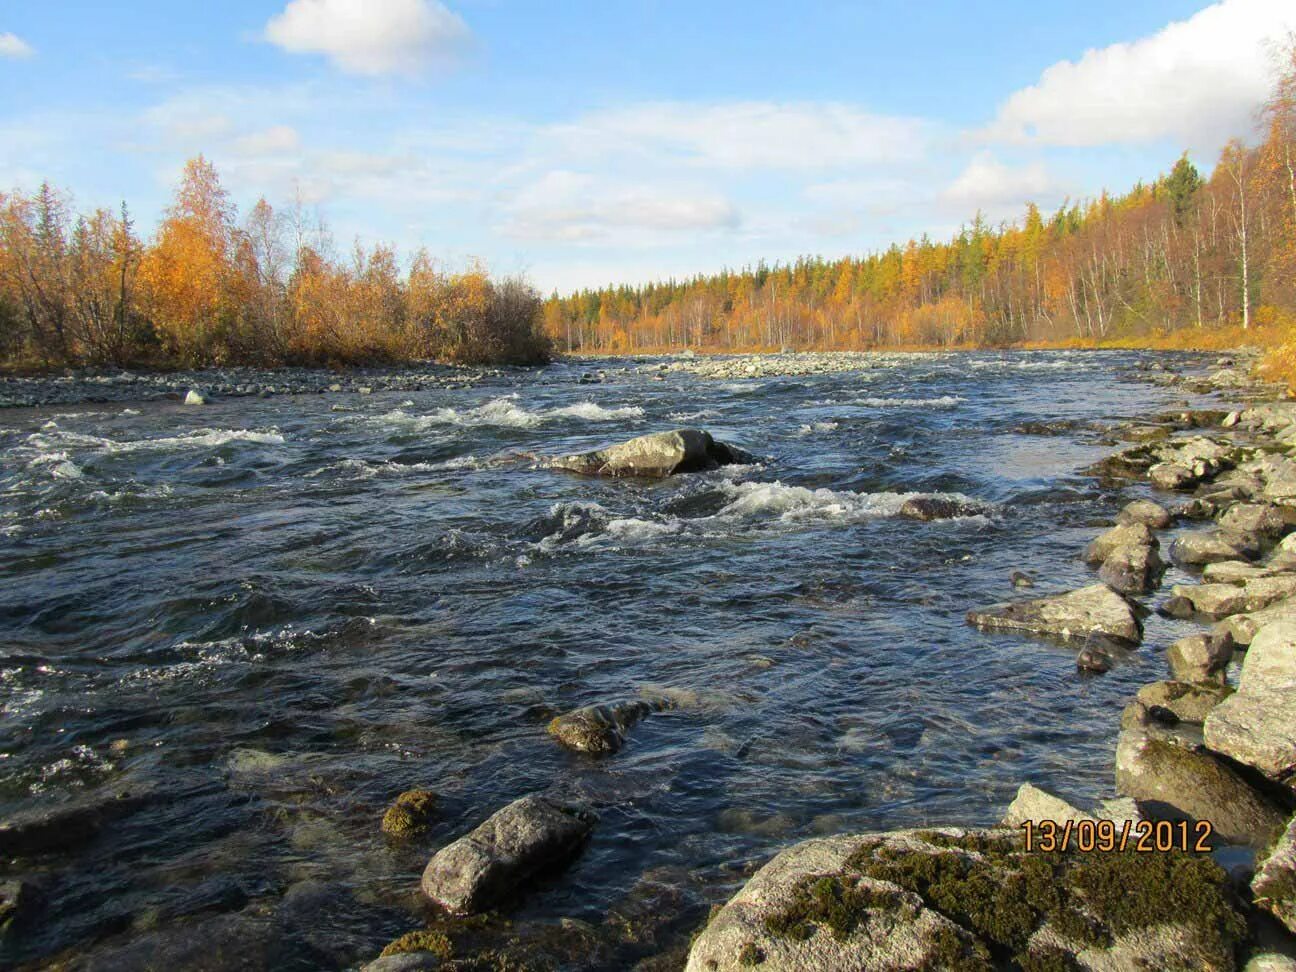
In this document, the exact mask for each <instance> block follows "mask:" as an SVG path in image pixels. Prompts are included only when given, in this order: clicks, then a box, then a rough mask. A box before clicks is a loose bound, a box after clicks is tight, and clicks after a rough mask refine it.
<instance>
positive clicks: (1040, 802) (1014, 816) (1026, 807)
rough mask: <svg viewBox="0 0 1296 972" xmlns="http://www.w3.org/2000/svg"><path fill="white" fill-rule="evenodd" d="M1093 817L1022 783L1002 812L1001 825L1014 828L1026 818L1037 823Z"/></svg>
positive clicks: (1043, 791)
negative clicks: (1005, 809) (1006, 808)
mask: <svg viewBox="0 0 1296 972" xmlns="http://www.w3.org/2000/svg"><path fill="white" fill-rule="evenodd" d="M1094 819H1096V818H1095V817H1094V815H1093V814H1091V813H1086V812H1085V811H1083V810H1080V809H1078V808H1076V807H1073V806H1072V805H1071V804H1069V803H1067V802H1066V801H1065V800H1063V799H1062V798H1061V797H1058V796H1054V795H1053V794H1052V793H1049V792H1047V791H1046V790H1041V789H1040V788H1039V787H1037V786H1032V785H1031V784H1030V783H1023V784H1022V785H1021V786H1020V787H1019V788H1018V790H1017V796H1016V797H1015V798H1014V799H1013V802H1012V803H1010V804H1009V805H1008V810H1007V811H1006V812H1005V813H1004V818H1003V825H1004V826H1005V827H1012V828H1014V829H1016V828H1017V827H1020V826H1021V825H1022V824H1023V823H1025V822H1026V821H1028V820H1029V821H1032V822H1034V823H1039V822H1040V821H1041V820H1054V821H1057V822H1058V823H1065V822H1067V821H1068V820H1069V821H1074V822H1075V823H1079V822H1080V821H1081V820H1094Z"/></svg>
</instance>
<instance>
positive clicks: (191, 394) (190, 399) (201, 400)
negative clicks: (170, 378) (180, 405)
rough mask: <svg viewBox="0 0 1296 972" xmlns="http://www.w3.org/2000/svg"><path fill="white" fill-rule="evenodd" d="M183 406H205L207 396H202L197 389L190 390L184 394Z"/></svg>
mask: <svg viewBox="0 0 1296 972" xmlns="http://www.w3.org/2000/svg"><path fill="white" fill-rule="evenodd" d="M184 404H186V405H206V404H207V396H206V395H204V394H203V393H202V392H200V391H199V390H198V389H197V388H190V389H189V391H187V392H186V393H185V397H184Z"/></svg>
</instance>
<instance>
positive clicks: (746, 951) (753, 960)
mask: <svg viewBox="0 0 1296 972" xmlns="http://www.w3.org/2000/svg"><path fill="white" fill-rule="evenodd" d="M764 961H765V952H764V950H762V949H761V947H760V946H759V945H757V944H756V943H755V942H748V943H747V944H746V945H744V946H743V947H742V949H741V950H740V951H739V952H738V964H739V965H742V966H745V967H747V968H751V967H752V966H756V965H760V964H761V963H763V962H764Z"/></svg>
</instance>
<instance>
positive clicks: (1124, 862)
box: [765, 831, 1246, 972]
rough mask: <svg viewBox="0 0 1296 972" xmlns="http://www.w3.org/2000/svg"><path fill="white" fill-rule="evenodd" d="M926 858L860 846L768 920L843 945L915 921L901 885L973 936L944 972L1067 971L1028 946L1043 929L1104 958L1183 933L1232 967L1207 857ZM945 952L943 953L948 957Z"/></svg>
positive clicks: (941, 947) (1061, 957) (948, 944)
mask: <svg viewBox="0 0 1296 972" xmlns="http://www.w3.org/2000/svg"><path fill="white" fill-rule="evenodd" d="M914 836H915V837H917V838H919V839H921V840H922V841H924V843H926V844H927V845H928V848H929V849H928V848H921V849H914V848H905V847H897V846H894V845H892V846H885V845H884V846H879V845H878V844H877V843H876V842H872V843H868V844H864V845H861V847H860V848H859V849H857V851H856V852H855V853H854V854H853V855H852V856H851V857H850V858H849V859H848V860H847V862H846V864H845V866H844V868H843V870H842V873H840V874H829V875H815V876H812V877H807V878H803V879H802V880H801V882H800V883H799V884H798V885H796V886H795V887H794V889H793V894H792V902H791V904H790V905H789V906H788V907H787V908H785V909H784V910H782V911H780V912H778V913H775V914H773V915H770V916H768V917H767V918H766V920H765V925H766V929H767V931H768V932H769V933H770V934H771V935H773V936H776V937H780V938H787V939H792V940H794V941H808V940H809V939H810V938H811V937H812V936H813V935H814V934H816V932H817V931H818V930H819V929H820V928H823V929H827V930H828V931H829V932H830V933H831V934H832V935H833V937H834V938H835V939H837V940H838V941H844V940H846V939H848V938H849V937H850V936H851V934H852V933H853V932H854V931H855V930H856V928H858V927H859V926H861V925H862V924H864V923H865V922H866V921H867V912H869V911H871V910H874V909H888V910H894V909H895V908H896V907H897V906H900V907H904V908H906V909H908V910H910V911H913V910H914V906H913V905H912V903H911V902H910V901H907V900H906V899H905V898H904V897H903V896H901V895H898V894H896V893H894V892H888V891H886V890H884V889H882V888H879V887H878V884H877V882H885V883H887V884H892V885H896V886H898V887H900V888H903V889H904V890H905V891H908V892H911V893H913V894H915V895H917V896H918V897H920V898H921V899H922V901H923V903H924V904H925V905H926V906H927V907H929V908H931V909H933V910H934V911H936V912H938V913H940V914H941V915H943V916H944V917H946V918H948V919H949V920H951V921H953V922H954V923H956V924H958V925H959V926H961V927H962V928H963V929H965V930H966V931H968V932H971V933H972V935H974V936H975V937H976V938H977V940H978V941H980V942H982V943H984V945H985V948H986V950H987V952H986V953H985V954H978V953H975V952H969V950H968V947H967V944H966V942H965V941H964V940H963V939H962V938H961V937H960V936H958V935H955V934H953V933H951V934H949V935H947V936H945V938H946V939H948V940H947V941H945V940H942V941H939V942H938V943H937V944H938V947H937V949H936V951H937V952H939V953H940V954H938V955H934V956H932V957H931V960H932V961H933V962H935V963H936V964H937V965H938V966H939V967H940V968H950V969H974V968H975V969H981V968H988V967H990V965H991V964H993V965H994V966H995V967H1011V968H1017V969H1021V970H1023V972H1070V970H1073V969H1075V968H1076V964H1075V961H1074V959H1073V958H1072V957H1071V955H1070V954H1069V953H1068V952H1066V951H1065V950H1063V949H1061V948H1057V947H1052V946H1048V947H1043V946H1038V945H1037V946H1034V947H1032V944H1031V942H1032V939H1033V938H1034V936H1035V935H1036V933H1037V932H1039V931H1040V930H1041V929H1042V928H1044V927H1045V926H1047V927H1049V928H1050V929H1051V930H1052V931H1053V932H1054V933H1056V934H1058V935H1060V936H1062V937H1063V938H1064V939H1066V940H1067V941H1068V942H1070V943H1073V944H1074V946H1075V947H1076V948H1099V949H1107V948H1111V947H1112V946H1113V945H1114V944H1115V943H1116V940H1117V939H1119V938H1121V937H1123V936H1125V935H1127V934H1131V933H1136V932H1139V931H1141V930H1143V929H1148V928H1155V927H1158V926H1179V927H1184V928H1187V929H1189V931H1190V933H1191V934H1192V936H1193V939H1194V947H1195V948H1196V949H1197V950H1198V951H1199V952H1200V954H1201V955H1202V956H1203V957H1204V959H1206V960H1209V961H1211V962H1213V963H1216V964H1218V965H1219V966H1221V967H1224V966H1227V965H1228V961H1229V956H1230V955H1231V953H1232V951H1233V946H1234V944H1235V943H1236V942H1237V941H1239V940H1241V938H1242V937H1243V936H1244V934H1245V930H1246V929H1245V925H1244V923H1243V921H1242V919H1241V917H1240V916H1239V914H1238V913H1237V911H1236V910H1235V909H1234V907H1233V905H1232V902H1231V897H1230V894H1229V890H1228V885H1227V878H1226V876H1225V874H1224V872H1223V871H1222V870H1221V869H1220V868H1219V867H1218V866H1217V865H1216V864H1215V863H1214V862H1213V861H1212V860H1211V859H1210V858H1209V857H1208V856H1203V855H1193V854H1187V853H1156V854H1140V853H1135V852H1133V851H1127V852H1119V851H1112V852H1107V853H1102V852H1095V853H1076V852H1071V853H1065V854H1064V853H1051V854H1045V853H1027V852H1026V851H1025V850H1024V849H1023V848H1022V846H1021V842H1020V838H1019V837H1018V836H1017V835H1015V834H996V833H970V834H967V835H957V836H951V835H947V834H943V833H940V832H934V831H933V832H919V833H916V834H914ZM946 952H948V953H949V954H945V953H946Z"/></svg>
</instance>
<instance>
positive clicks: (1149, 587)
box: [1098, 544, 1165, 596]
mask: <svg viewBox="0 0 1296 972" xmlns="http://www.w3.org/2000/svg"><path fill="white" fill-rule="evenodd" d="M1164 573H1165V564H1164V563H1163V562H1162V560H1161V555H1160V554H1158V553H1157V548H1156V545H1155V544H1152V545H1139V544H1132V545H1130V546H1127V547H1118V548H1117V549H1116V550H1113V551H1112V553H1111V554H1110V556H1108V557H1107V559H1106V560H1104V561H1103V563H1102V566H1101V567H1099V568H1098V577H1099V579H1101V580H1102V581H1103V582H1104V583H1106V584H1107V585H1108V586H1109V587H1111V589H1112V590H1114V591H1117V592H1118V593H1120V594H1128V595H1131V596H1136V595H1141V594H1151V593H1152V592H1153V591H1154V590H1156V589H1157V587H1158V585H1160V583H1161V577H1162V575H1163V574H1164Z"/></svg>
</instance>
